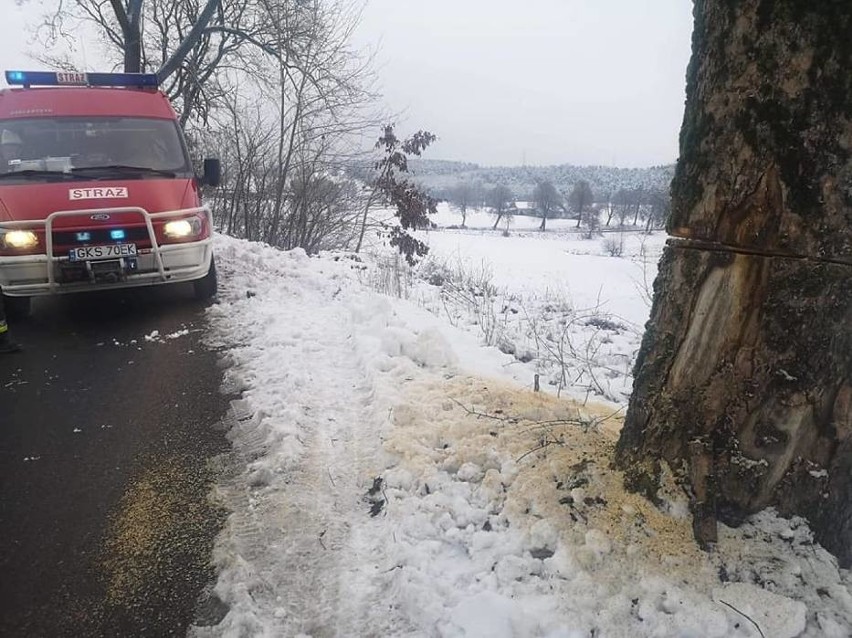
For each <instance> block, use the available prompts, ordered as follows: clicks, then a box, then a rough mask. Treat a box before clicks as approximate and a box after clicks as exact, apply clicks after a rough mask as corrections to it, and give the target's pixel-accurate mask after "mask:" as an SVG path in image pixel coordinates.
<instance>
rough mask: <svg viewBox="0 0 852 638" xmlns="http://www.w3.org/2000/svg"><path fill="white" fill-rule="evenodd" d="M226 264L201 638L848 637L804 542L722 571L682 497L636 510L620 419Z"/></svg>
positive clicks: (232, 248)
mask: <svg viewBox="0 0 852 638" xmlns="http://www.w3.org/2000/svg"><path fill="white" fill-rule="evenodd" d="M531 241H536V242H538V241H539V240H535V239H534V240H531ZM216 249H217V251H218V252H217V259H218V265H219V269H220V272H221V274H222V279H223V290H222V293H221V294H220V301H219V303H218V304H216V305H214V306H213V307H211V309H210V311H209V312H210V318H211V320H212V323H213V325H214V327H215V331H214V333H215V334H214V335H213V336H212V337H211V340H212V344H211V345H213V346H214V347H218V348H221V349H222V350H223V352H224V354H223V357H224V360H225V363H226V364H227V366H228V368H227V370H226V390H227V391H228V392H229V393H231V394H232V395H233V398H234V402H233V409H232V415H231V416H232V427H231V430H230V433H229V435H230V437H231V439H232V440H233V443H234V458H233V459H232V461H231V463H230V464H228V466H227V467H226V468H225V472H224V476H223V479H222V481H221V484H220V486H219V488H218V492H219V498H221V499H222V500H223V502H224V503H225V504H226V505H227V506H228V507H229V508H230V509H231V511H232V514H231V515H230V517H229V520H228V524H227V526H226V528H225V530H224V531H223V533H222V534H221V536H220V538H219V540H218V542H217V547H216V551H215V560H216V567H217V569H218V571H219V580H218V583H217V584H216V587H215V590H214V592H213V595H212V596H211V600H212V601H214V602H215V601H216V600H218V601H221V603H219V604H218V605H215V604H213V605H211V604H208V605H206V608H208V609H209V608H213V609H218V613H211V614H207V615H206V616H204V617H199V620H198V622H197V624H196V626H195V627H194V628H193V629H192V631H191V635H193V636H198V637H202V636H297V635H311V636H446V637H462V636H483V637H486V636H487V637H501V636H507V637H508V636H548V637H554V638H555V637H560V638H561V637H589V638H590V637H591V636H607V637H617V636H631V637H632V636H702V637H703V636H708V637H709V636H718V637H720V638H721V637H723V636H735V637H743V638H744V637H749V636H759V635H760V632H761V631H762V632H763V634H764V635H765V636H773V637H790V638H792V637H793V636H799V635H803V636H831V637H841V636H848V635H849V631H850V627H852V594H850V576H849V574H848V572H845V571H842V570H838V569H837V566H836V563H835V562H834V560H833V558H832V557H831V556H830V555H828V554H827V553H826V552H825V551H824V550H822V549H821V548H820V547H819V546H818V545H815V544H814V543H813V539H812V538H811V537H810V532H809V531H808V529H807V527H806V526H805V525H804V524H803V523H802V522H801V521H795V520H794V521H786V520H783V519H780V518H778V517H776V516H774V515H773V514H771V513H764V514H762V515H760V516H759V517H757V518H756V519H755V520H754V521H752V522H749V523H747V524H745V525H743V526H742V527H741V528H739V529H737V530H733V529H727V528H722V530H721V540H720V543H719V548H718V551H717V552H715V553H713V554H709V555H708V554H705V553H703V552H701V551H699V550H698V549H697V548H696V546H695V544H694V542H693V541H692V533H691V522H690V520H689V518H688V517H687V516H684V509H685V508H684V503H683V499H682V497H680V496H679V495H678V493H677V492H676V491H672V492H670V493H669V494H667V495H666V496H667V499H668V501H669V502H670V506H669V507H668V510H669V511H668V512H666V513H664V512H662V511H660V510H658V509H656V508H655V507H654V506H652V505H651V504H650V503H649V502H647V501H646V500H644V499H643V498H641V497H639V496H637V495H634V494H628V493H625V492H624V490H623V489H622V481H621V476H620V475H619V474H618V473H617V472H615V471H613V470H611V469H610V459H611V453H612V449H613V445H614V440H615V439H614V436H615V434H616V433H617V431H618V427H619V419H620V412H619V410H618V406H613V405H612V404H606V405H603V404H602V405H593V404H591V403H588V404H586V405H579V404H577V403H574V402H572V401H568V400H564V399H558V398H556V397H554V396H551V395H547V394H543V393H533V392H531V391H530V390H529V389H528V388H525V387H523V386H522V385H519V384H518V383H516V382H515V381H514V377H515V375H516V369H517V367H518V366H517V365H516V364H517V359H516V358H515V357H514V356H513V355H510V354H506V353H502V352H500V351H499V350H497V349H496V348H493V347H481V345H480V335H478V334H476V333H475V332H471V331H469V330H465V329H464V327H460V328H456V327H453V326H452V325H450V324H449V322H448V321H447V320H446V316H445V317H444V318H439V317H437V316H436V315H435V314H432V313H430V312H428V311H427V310H425V309H424V308H423V307H421V304H416V303H411V302H408V301H404V300H398V299H390V298H388V297H384V296H382V295H379V294H377V293H375V292H373V291H371V290H369V289H367V288H365V286H364V285H363V284H362V283H361V281H362V280H363V274H364V270H363V269H364V264H362V263H360V261H359V260H356V259H350V258H347V257H346V256H340V255H338V256H334V258H309V257H307V256H306V255H305V254H304V253H303V252H301V251H292V252H289V253H282V252H279V251H276V250H273V249H271V248H268V247H264V246H261V245H258V244H250V243H248V242H240V241H237V240H233V239H228V238H223V237H220V238H217V246H216ZM524 374H526V373H524ZM208 602H209V601H208ZM222 603H224V604H222ZM758 627H759V628H758Z"/></svg>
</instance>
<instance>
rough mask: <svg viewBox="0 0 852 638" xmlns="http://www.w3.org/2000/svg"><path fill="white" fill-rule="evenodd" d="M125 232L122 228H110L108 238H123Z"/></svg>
mask: <svg viewBox="0 0 852 638" xmlns="http://www.w3.org/2000/svg"><path fill="white" fill-rule="evenodd" d="M124 237H125V234H124V231H123V230H111V231H109V238H110V239H124Z"/></svg>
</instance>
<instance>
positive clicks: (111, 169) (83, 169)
mask: <svg viewBox="0 0 852 638" xmlns="http://www.w3.org/2000/svg"><path fill="white" fill-rule="evenodd" d="M71 173H73V174H81V173H119V174H121V175H126V174H127V173H136V174H141V175H159V176H161V177H176V176H177V173H175V172H174V171H164V170H161V169H159V168H148V167H147V166H127V165H125V164H109V165H108V166H80V167H78V168H72V169H71Z"/></svg>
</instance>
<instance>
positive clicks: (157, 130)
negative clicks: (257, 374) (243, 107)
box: [0, 71, 220, 315]
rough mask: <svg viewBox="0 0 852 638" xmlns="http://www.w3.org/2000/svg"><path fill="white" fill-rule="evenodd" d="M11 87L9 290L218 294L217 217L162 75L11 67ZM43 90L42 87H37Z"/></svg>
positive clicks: (17, 293)
mask: <svg viewBox="0 0 852 638" xmlns="http://www.w3.org/2000/svg"><path fill="white" fill-rule="evenodd" d="M6 82H7V84H9V85H10V86H12V87H14V88H9V89H4V90H0V288H1V289H2V294H3V295H4V296H5V302H6V304H7V310H9V312H10V314H18V315H25V314H28V312H29V307H30V300H31V297H33V296H37V295H50V294H57V293H67V292H78V291H85V290H101V289H109V288H128V287H134V286H149V285H157V284H167V283H177V282H193V284H194V287H195V294H196V296H197V297H199V298H208V297H211V296H213V295H214V294H215V293H216V266H215V262H214V260H213V246H212V237H211V234H212V218H211V214H210V210H209V209H208V208H207V207H205V206H203V205H202V202H201V191H200V189H201V186H202V185H205V184H207V185H211V186H215V185H217V184H218V183H219V174H220V167H219V162H218V160H215V159H208V160H205V161H204V172H203V175H201V176H197V175H196V173H195V171H194V170H193V166H192V163H191V162H190V158H189V154H188V153H187V146H186V142H185V140H184V137H183V134H182V133H181V129H180V127H179V125H178V120H177V117H176V115H175V111H174V110H173V109H172V107H171V105H170V104H169V101H168V99H167V98H166V96H165V95H164V94H163V93H162V92H161V91H159V90H158V88H157V77H156V75H153V74H126V73H50V72H25V71H7V72H6ZM36 87H37V88H36Z"/></svg>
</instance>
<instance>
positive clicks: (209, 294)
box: [192, 258, 218, 301]
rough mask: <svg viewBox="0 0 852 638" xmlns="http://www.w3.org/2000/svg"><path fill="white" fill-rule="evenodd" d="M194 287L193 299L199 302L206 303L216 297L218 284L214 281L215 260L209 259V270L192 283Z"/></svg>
mask: <svg viewBox="0 0 852 638" xmlns="http://www.w3.org/2000/svg"><path fill="white" fill-rule="evenodd" d="M192 285H193V286H194V287H195V298H196V299H198V300H199V301H207V300H208V299H211V298H213V297H215V296H216V290H217V289H218V282H217V280H216V260H215V259H212V258H211V259H210V270H208V271H207V274H206V275H204V277H202V278H201V279H196V280H195V281H193V282H192Z"/></svg>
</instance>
